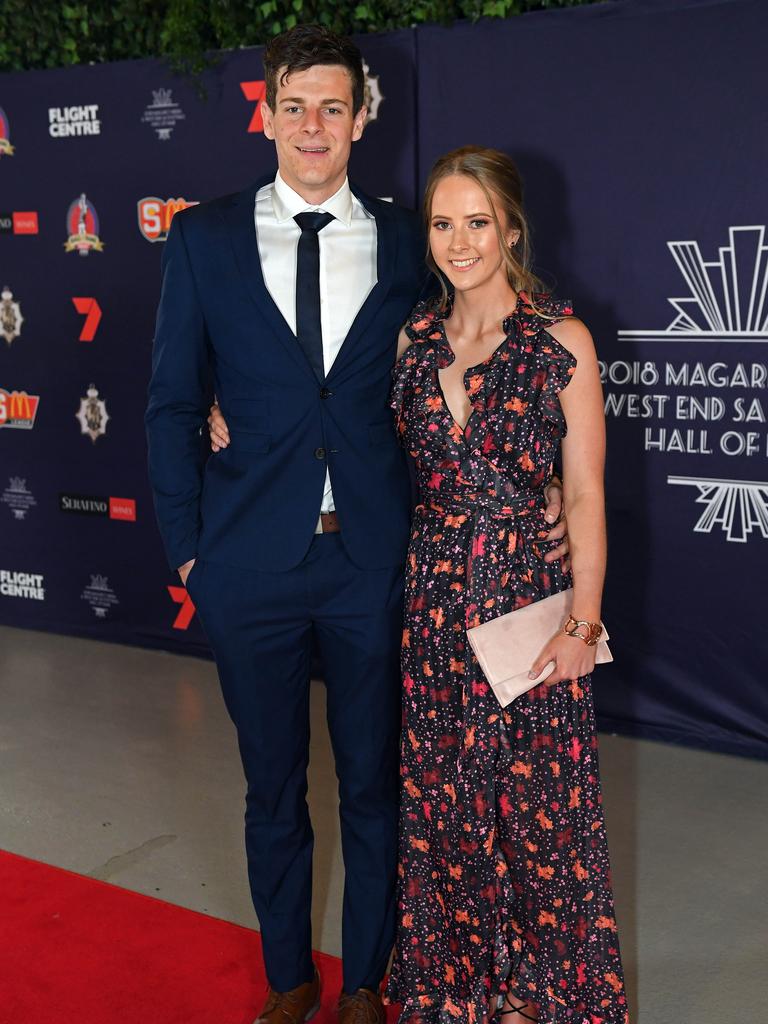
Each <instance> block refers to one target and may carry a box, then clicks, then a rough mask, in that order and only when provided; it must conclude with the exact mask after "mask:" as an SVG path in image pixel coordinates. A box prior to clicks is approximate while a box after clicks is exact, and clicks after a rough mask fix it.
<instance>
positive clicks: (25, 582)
mask: <svg viewBox="0 0 768 1024" xmlns="http://www.w3.org/2000/svg"><path fill="white" fill-rule="evenodd" d="M0 597H20V598H22V599H23V600H25V601H44V600H45V576H43V574H42V573H41V572H15V571H14V570H13V569H0Z"/></svg>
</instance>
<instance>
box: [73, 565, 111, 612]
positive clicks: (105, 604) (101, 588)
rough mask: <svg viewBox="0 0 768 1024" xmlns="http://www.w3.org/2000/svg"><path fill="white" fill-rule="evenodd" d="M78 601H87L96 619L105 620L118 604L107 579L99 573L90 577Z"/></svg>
mask: <svg viewBox="0 0 768 1024" xmlns="http://www.w3.org/2000/svg"><path fill="white" fill-rule="evenodd" d="M80 599H81V600H82V601H87V603H88V604H89V605H90V607H91V610H92V611H93V614H94V615H95V616H96V618H97V619H106V617H107V613H108V612H109V611H110V610H111V609H112V608H113V607H114V606H115V605H118V604H120V601H119V600H118V598H117V595H116V594H115V592H114V590H113V589H112V587H110V585H109V579H108V578H107V577H106V576H102V575H101V573H96V574H95V575H93V576H91V582H90V583H89V584H88V586H87V587H86V588H85V589H84V590H83V592H82V594H81V595H80Z"/></svg>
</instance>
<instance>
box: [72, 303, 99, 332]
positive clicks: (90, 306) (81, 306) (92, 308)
mask: <svg viewBox="0 0 768 1024" xmlns="http://www.w3.org/2000/svg"><path fill="white" fill-rule="evenodd" d="M72 305H73V306H74V307H75V309H76V310H77V312H78V313H80V314H81V315H82V316H84V317H85V322H84V323H83V327H82V330H81V331H80V337H79V338H78V339H77V340H78V341H93V339H94V338H95V337H96V331H97V329H98V326H99V324H100V323H101V306H100V305H99V304H98V302H97V301H96V299H94V298H93V297H92V296H81V297H79V298H73V299H72Z"/></svg>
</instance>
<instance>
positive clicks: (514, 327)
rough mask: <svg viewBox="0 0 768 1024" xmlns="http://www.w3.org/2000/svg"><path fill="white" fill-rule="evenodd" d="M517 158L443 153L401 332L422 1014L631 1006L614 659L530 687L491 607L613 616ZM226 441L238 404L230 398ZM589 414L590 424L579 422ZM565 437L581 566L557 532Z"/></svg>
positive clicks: (404, 829) (404, 876)
mask: <svg viewBox="0 0 768 1024" xmlns="http://www.w3.org/2000/svg"><path fill="white" fill-rule="evenodd" d="M521 194H522V189H521V184H520V179H519V176H518V173H517V170H516V169H515V167H514V164H513V163H512V162H511V161H510V160H509V158H508V157H506V156H505V155H504V154H502V153H499V152H497V151H495V150H489V149H481V148H478V147H472V146H468V147H465V148H463V149H460V150H456V151H454V152H453V153H449V154H447V155H446V156H445V157H442V158H441V159H440V160H439V161H438V162H437V164H436V165H435V167H434V168H433V170H432V173H431V175H430V178H429V181H428V183H427V189H426V194H425V214H426V222H427V231H428V235H429V248H430V253H429V260H428V262H429V263H430V264H431V266H432V269H433V270H434V271H435V272H437V273H438V274H439V275H440V276H441V278H442V280H447V281H448V283H449V284H450V286H451V293H450V294H449V293H448V290H447V289H444V294H443V296H442V297H441V298H438V299H435V300H432V301H428V302H424V303H420V304H419V305H418V306H417V307H416V309H415V310H414V311H413V314H412V315H411V317H410V319H409V321H408V323H407V324H406V326H405V328H404V330H403V332H402V333H401V337H400V343H399V350H398V357H399V358H398V362H397V365H396V367H395V370H394V387H393V399H392V405H393V408H394V410H395V416H396V423H397V429H398V432H399V435H400V438H401V441H402V444H403V445H404V447H405V448H406V450H407V451H408V452H409V454H410V455H411V456H412V457H413V459H414V461H415V465H416V471H417V476H418V482H419V491H420V503H419V505H418V506H417V508H416V511H415V516H414V522H413V531H412V537H411V544H410V549H409V553H408V562H407V566H406V599H405V623H404V629H403V640H402V670H403V695H402V697H403V700H402V708H403V731H402V753H401V780H402V789H401V819H400V820H401V824H400V863H399V879H398V938H397V948H396V952H395V958H394V962H393V967H392V974H391V977H390V981H389V986H388V989H387V998H388V1001H390V1002H396V1003H400V1004H401V1005H402V1014H401V1021H402V1022H404V1024H491V1021H492V1020H493V1019H494V1018H496V1019H497V1015H502V1016H503V1024H523V1022H524V1021H538V1022H539V1024H565V1022H567V1024H627V1020H628V1016H627V1002H626V996H625V992H624V982H623V975H622V967H621V958H620V954H619V944H618V937H617V932H616V921H615V917H614V910H613V896H612V892H611V881H610V866H609V860H608V847H607V841H606V835H605V826H604V822H603V814H602V806H601V804H602V798H601V793H600V780H599V771H598V758H597V736H596V731H595V718H594V709H593V704H592V692H591V683H590V673H591V671H592V669H593V668H594V654H595V648H594V647H591V646H587V645H586V644H585V643H584V642H583V641H582V639H581V638H580V637H579V636H578V635H576V636H573V635H565V634H564V633H558V634H557V635H556V636H555V637H553V638H552V640H551V641H550V642H549V643H548V644H547V645H546V646H545V648H544V650H543V651H542V652H541V654H540V655H539V657H538V658H537V660H536V662H535V663H534V665H533V666H532V667H531V677H532V678H535V677H536V676H538V675H539V674H540V672H541V671H542V670H543V669H544V667H545V666H546V665H547V663H548V662H550V661H554V662H555V668H554V670H553V671H552V673H551V674H550V675H549V676H548V677H547V679H546V682H545V683H542V684H540V685H537V686H535V687H534V688H533V689H531V690H529V691H528V693H526V694H524V695H523V696H522V697H519V698H518V699H517V700H515V701H514V702H513V703H512V704H510V705H509V706H508V707H506V708H502V707H501V706H500V705H499V703H498V701H497V699H496V697H495V696H494V694H493V692H492V690H491V688H490V686H489V684H488V681H487V680H486V679H485V677H484V675H483V673H482V671H481V669H480V667H479V665H478V663H477V661H476V659H475V658H474V656H473V654H472V652H471V649H470V648H469V645H468V642H467V629H468V628H469V627H472V626H474V625H477V624H479V623H482V622H486V621H488V620H489V619H493V618H496V617H497V616H499V615H503V614H505V613H506V612H509V611H512V610H513V609H515V608H519V607H521V606H523V605H526V604H528V603H530V602H532V601H536V600H539V599H541V598H543V597H546V596H548V595H549V594H554V593H557V592H558V591H561V590H563V589H565V588H567V587H570V586H573V589H574V603H573V615H574V617H575V618H576V619H579V620H583V621H584V623H586V624H587V625H586V626H584V627H582V628H581V629H580V630H579V631H578V632H581V633H583V632H584V630H585V629H586V628H588V624H590V623H593V624H596V623H599V620H600V599H601V592H602V583H603V575H604V569H605V522H604V498H603V462H604V449H605V438H604V433H605V425H604V419H603V402H602V392H601V387H600V379H599V374H598V368H597V359H596V355H595V350H594V345H593V343H592V339H591V336H590V334H589V332H588V331H587V329H586V328H585V326H584V325H583V324H582V323H581V322H580V321H578V320H575V319H574V318H573V317H572V310H571V308H570V306H569V304H568V303H565V302H562V301H557V300H555V299H554V298H552V297H551V296H548V295H545V294H540V293H538V291H537V288H538V287H539V285H538V282H537V280H536V278H535V277H534V276H533V275H532V273H531V271H530V269H529V253H528V227H527V223H526V218H525V213H524V211H523V207H522V198H521ZM212 413H213V417H212V421H209V422H211V438H212V441H213V442H214V450H217V449H218V447H224V446H225V445H226V424H225V423H224V420H223V418H222V417H221V415H220V413H219V411H218V410H217V409H214V410H212ZM566 428H567V436H566ZM558 449H561V451H562V461H563V469H564V473H563V476H564V489H565V505H566V508H567V511H568V533H569V539H570V549H571V558H572V566H573V568H572V573H571V572H570V571H565V570H564V569H563V567H562V565H561V563H560V562H559V561H557V560H554V561H550V562H546V561H545V555H546V554H547V553H548V552H550V551H553V550H554V549H555V548H556V547H557V546H558V544H559V541H557V540H549V539H547V538H548V534H549V532H550V524H548V523H547V522H546V521H545V509H546V501H545V498H544V486H545V483H546V482H547V481H549V479H550V477H551V473H552V464H553V459H554V457H555V455H556V453H557V451H558Z"/></svg>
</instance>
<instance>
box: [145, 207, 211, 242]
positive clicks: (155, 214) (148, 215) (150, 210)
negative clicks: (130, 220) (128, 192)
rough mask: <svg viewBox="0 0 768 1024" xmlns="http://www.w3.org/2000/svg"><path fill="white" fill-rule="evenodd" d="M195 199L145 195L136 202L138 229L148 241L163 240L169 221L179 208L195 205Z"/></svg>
mask: <svg viewBox="0 0 768 1024" xmlns="http://www.w3.org/2000/svg"><path fill="white" fill-rule="evenodd" d="M198 203H199V200H197V199H183V198H181V197H180V198H179V199H158V198H157V196H145V197H144V198H143V199H140V200H139V201H138V203H137V204H136V211H137V214H138V218H139V231H140V232H141V233H142V235H143V236H144V237H145V238H146V240H147V241H148V242H164V241H165V240H166V239H167V238H168V232H169V231H170V229H171V221H172V220H173V218H174V217H175V216H176V214H177V213H178V212H179V211H180V210H186V209H187V207H188V206H197V205H198Z"/></svg>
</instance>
